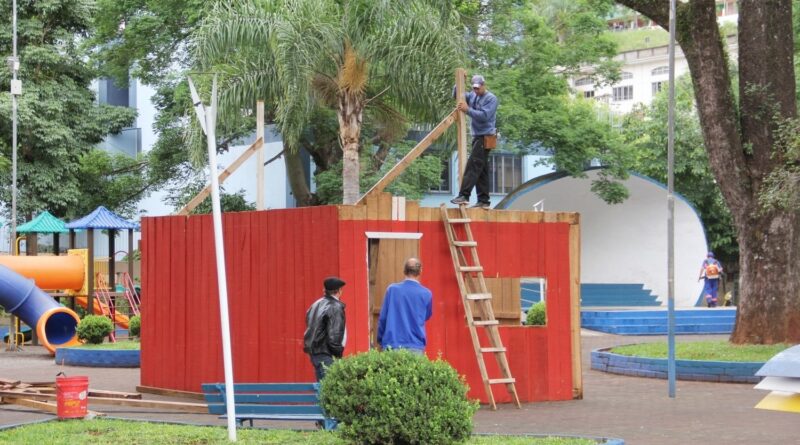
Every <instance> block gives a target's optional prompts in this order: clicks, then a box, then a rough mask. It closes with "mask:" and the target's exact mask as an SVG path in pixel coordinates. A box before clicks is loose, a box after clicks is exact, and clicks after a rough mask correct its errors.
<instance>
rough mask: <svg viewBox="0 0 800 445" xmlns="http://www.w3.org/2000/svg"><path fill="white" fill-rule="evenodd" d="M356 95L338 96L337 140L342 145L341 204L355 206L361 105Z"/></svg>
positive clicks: (357, 193) (344, 94) (357, 187)
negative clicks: (338, 139)
mask: <svg viewBox="0 0 800 445" xmlns="http://www.w3.org/2000/svg"><path fill="white" fill-rule="evenodd" d="M359 99H360V98H359V97H358V95H356V94H352V93H348V92H342V93H341V94H340V95H339V111H338V117H339V138H340V140H341V143H342V151H343V154H342V203H343V204H355V203H356V201H358V198H359V196H360V195H361V192H360V190H359V169H360V165H359V156H358V152H359V141H360V139H361V121H362V117H363V113H362V112H363V104H362V101H361V100H359Z"/></svg>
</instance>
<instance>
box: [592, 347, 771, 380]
mask: <svg viewBox="0 0 800 445" xmlns="http://www.w3.org/2000/svg"><path fill="white" fill-rule="evenodd" d="M610 350H611V348H601V349H595V350H593V351H592V354H591V357H592V369H595V370H598V371H604V372H609V373H612V374H621V375H630V376H636V377H650V378H657V379H666V378H667V359H665V358H647V357H636V356H628V355H621V354H614V353H613V352H610ZM763 365H764V363H761V362H718V361H711V360H675V377H676V378H677V379H678V380H694V381H704V382H724V383H758V382H760V381H761V377H758V376H756V375H755V374H756V371H758V370H759V369H760V368H761V366H763Z"/></svg>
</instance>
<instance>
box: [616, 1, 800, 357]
mask: <svg viewBox="0 0 800 445" xmlns="http://www.w3.org/2000/svg"><path fill="white" fill-rule="evenodd" d="M617 1H618V3H621V4H623V5H625V6H628V7H630V8H632V9H635V10H637V11H639V12H641V13H642V14H644V15H646V16H648V17H650V18H651V19H653V20H654V21H655V22H656V23H658V24H660V25H661V26H663V27H664V28H667V27H668V25H669V0H659V1H654V0H617ZM677 12H678V16H677V18H678V21H677V23H676V25H677V26H676V29H677V31H678V36H677V39H678V43H680V45H681V49H683V52H684V54H685V55H686V60H687V62H688V64H689V70H690V72H691V76H692V83H693V84H694V88H695V96H696V100H697V108H698V112H699V115H700V124H701V126H702V128H703V138H704V141H705V146H706V151H707V152H708V157H709V163H710V166H711V170H712V171H713V172H714V176H715V178H716V180H717V184H718V185H719V187H720V191H721V192H722V195H723V197H724V198H725V202H726V203H727V205H728V207H729V208H730V210H731V214H732V215H733V219H734V225H735V227H736V232H737V240H738V242H739V249H740V267H741V271H740V272H741V275H740V286H739V292H740V298H739V302H740V303H739V310H738V314H737V322H736V328H735V329H734V333H733V335H732V336H731V341H733V342H735V343H777V342H798V341H800V293H798V291H800V261H798V260H800V239H799V238H800V216H798V213H797V212H794V211H778V210H774V211H770V212H765V211H760V209H759V201H758V196H759V192H760V188H761V186H762V184H763V181H764V179H765V178H766V176H767V175H769V173H771V172H772V171H773V170H775V169H776V168H777V167H779V166H780V165H781V163H782V162H783V160H782V159H781V157H780V156H779V155H778V156H776V155H775V153H774V150H773V141H774V134H773V132H774V130H775V124H776V123H777V120H776V119H782V118H792V117H794V116H796V111H797V110H796V106H797V105H796V98H795V95H794V94H793V92H794V91H795V78H794V70H793V60H792V55H793V34H792V28H791V20H792V14H791V0H766V1H765V0H741V2H740V7H739V20H740V23H739V64H738V65H739V82H740V98H741V101H740V104H741V105H740V109H739V110H738V112H737V108H736V98H735V97H734V95H733V93H732V84H731V77H730V73H729V72H728V60H727V57H726V54H725V49H724V46H723V41H722V36H721V35H720V33H719V28H718V27H717V18H716V9H715V2H714V0H693V1H691V2H688V3H680V2H679V3H678V11H677ZM698 261H699V260H698Z"/></svg>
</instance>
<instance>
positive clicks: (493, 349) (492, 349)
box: [481, 347, 506, 352]
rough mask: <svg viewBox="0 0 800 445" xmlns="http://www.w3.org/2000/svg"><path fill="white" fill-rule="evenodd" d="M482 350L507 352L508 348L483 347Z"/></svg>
mask: <svg viewBox="0 0 800 445" xmlns="http://www.w3.org/2000/svg"><path fill="white" fill-rule="evenodd" d="M481 352H506V348H502V347H500V348H481Z"/></svg>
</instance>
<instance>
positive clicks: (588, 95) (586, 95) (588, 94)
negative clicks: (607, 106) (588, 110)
mask: <svg viewBox="0 0 800 445" xmlns="http://www.w3.org/2000/svg"><path fill="white" fill-rule="evenodd" d="M583 97H584V98H586V99H591V98H593V97H594V90H589V91H584V92H583Z"/></svg>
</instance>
